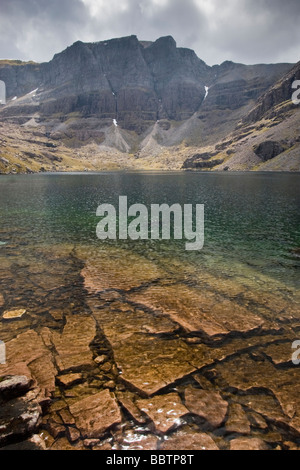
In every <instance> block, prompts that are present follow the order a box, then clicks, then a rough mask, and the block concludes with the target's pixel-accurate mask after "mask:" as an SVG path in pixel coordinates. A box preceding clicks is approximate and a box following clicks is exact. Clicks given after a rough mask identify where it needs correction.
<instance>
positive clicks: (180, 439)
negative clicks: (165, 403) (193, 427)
mask: <svg viewBox="0 0 300 470" xmlns="http://www.w3.org/2000/svg"><path fill="white" fill-rule="evenodd" d="M160 449H161V450H164V451H166V450H179V451H184V450H193V451H199V450H200V451H201V450H208V451H215V450H220V449H219V448H218V446H217V445H216V443H215V441H214V440H213V439H212V438H211V437H210V436H209V435H208V434H205V433H199V432H185V431H178V432H177V433H175V434H172V436H171V437H168V438H167V440H166V441H165V442H164V443H163V444H162V446H161V447H160Z"/></svg>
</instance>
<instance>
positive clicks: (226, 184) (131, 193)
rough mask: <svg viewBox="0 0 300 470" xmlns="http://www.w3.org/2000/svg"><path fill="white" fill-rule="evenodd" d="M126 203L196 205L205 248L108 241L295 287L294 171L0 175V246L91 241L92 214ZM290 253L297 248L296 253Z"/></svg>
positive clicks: (297, 216) (299, 195)
mask: <svg viewBox="0 0 300 470" xmlns="http://www.w3.org/2000/svg"><path fill="white" fill-rule="evenodd" d="M121 195H126V196H127V197H128V204H129V205H131V204H134V203H141V204H145V205H146V206H147V207H150V205H151V204H163V203H165V204H169V205H172V204H174V203H179V204H182V205H183V204H193V205H196V204H204V205H205V245H204V249H203V250H202V251H200V252H186V251H185V241H184V240H183V241H176V242H175V241H151V240H149V241H137V242H136V241H135V242H133V241H130V240H128V241H116V242H114V241H111V242H109V243H108V242H105V243H108V244H117V245H118V246H120V247H124V248H129V249H130V250H133V251H137V252H139V253H141V254H143V256H145V257H148V258H151V259H153V258H155V259H158V260H159V259H161V261H162V262H163V259H164V258H172V259H174V258H176V259H177V260H178V261H179V262H182V264H183V269H184V265H186V264H192V265H193V266H196V267H198V268H199V270H203V267H205V268H207V269H209V270H211V271H213V272H216V273H219V274H220V273H223V274H224V276H239V275H242V276H246V277H247V276H249V278H253V276H254V277H255V276H256V277H257V279H258V280H259V278H260V277H261V276H264V277H265V278H269V280H270V282H271V281H274V282H275V281H276V282H279V283H282V284H283V285H286V287H287V288H290V289H297V287H298V282H299V261H300V258H299V256H300V255H299V247H300V210H299V208H300V185H299V175H298V174H257V173H256V174H249V173H248V174H247V173H245V174H243V173H236V174H231V173H229V174H207V173H172V174H164V173H135V174H127V173H102V174H89V175H86V174H84V175H83V174H73V175H72V174H68V175H57V174H56V175H34V176H2V177H1V180H0V231H1V232H0V241H1V242H2V243H6V245H2V244H1V249H3V246H9V245H13V246H17V247H18V249H22V246H23V247H24V246H26V245H33V246H38V245H45V244H46V245H57V244H66V243H71V244H72V243H75V244H84V245H87V244H91V245H93V246H100V245H101V247H103V244H104V242H101V241H99V240H98V239H97V237H96V226H97V222H98V221H99V219H98V218H97V217H96V209H97V207H98V206H99V205H100V204H104V203H109V204H113V205H114V206H115V207H118V199H119V196H121ZM297 250H298V251H297Z"/></svg>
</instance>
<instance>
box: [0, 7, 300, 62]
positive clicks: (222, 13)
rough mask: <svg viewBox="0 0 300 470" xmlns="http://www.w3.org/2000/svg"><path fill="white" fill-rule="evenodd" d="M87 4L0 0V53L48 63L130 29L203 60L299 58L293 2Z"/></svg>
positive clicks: (299, 36)
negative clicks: (78, 45) (78, 44)
mask: <svg viewBox="0 0 300 470" xmlns="http://www.w3.org/2000/svg"><path fill="white" fill-rule="evenodd" d="M89 1H90V2H91V0H51V1H49V0H26V1H24V0H0V10H1V16H0V57H1V58H20V59H23V60H24V59H25V60H29V59H32V60H36V61H44V60H50V59H51V58H52V56H53V55H54V54H55V53H56V52H59V51H61V50H62V49H64V48H65V47H67V46H69V45H70V44H72V43H73V42H75V41H77V40H81V41H101V40H105V39H110V38H113V37H120V36H127V35H131V34H136V35H137V36H138V37H139V38H140V39H143V40H155V39H157V38H158V37H160V36H166V35H172V36H173V37H174V39H175V40H176V41H177V44H178V46H181V47H190V48H193V49H194V50H195V51H196V53H197V54H198V56H199V57H201V58H202V59H203V60H205V61H206V62H207V63H208V64H210V65H212V64H215V63H221V62H223V61H224V60H233V61H236V62H244V63H258V62H279V61H280V62H296V61H298V60H299V53H298V50H299V44H300V28H299V24H298V18H299V17H300V15H299V13H300V2H299V0H285V1H284V2H282V0H209V1H208V0H160V1H157V0H119V1H118V2H117V1H115V0H110V2H107V3H106V4H103V7H102V8H98V10H97V14H93V11H92V10H91V9H90V8H89V7H88V2H89ZM94 2H97V0H94ZM101 2H102V0H98V3H96V6H98V7H99V5H102V3H101ZM208 4H210V8H209V9H208V8H207V5H208Z"/></svg>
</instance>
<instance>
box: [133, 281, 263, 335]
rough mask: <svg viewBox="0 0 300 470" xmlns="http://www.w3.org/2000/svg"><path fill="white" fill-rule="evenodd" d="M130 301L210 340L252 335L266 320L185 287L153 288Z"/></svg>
mask: <svg viewBox="0 0 300 470" xmlns="http://www.w3.org/2000/svg"><path fill="white" fill-rule="evenodd" d="M130 300H131V301H134V302H138V303H142V304H143V305H145V306H147V307H148V308H151V309H153V310H155V311H159V312H161V313H162V314H165V315H168V316H170V318H171V319H172V320H173V321H174V322H176V323H177V324H178V325H180V326H181V327H182V328H184V329H185V330H187V331H188V332H190V333H191V332H203V333H204V334H206V335H207V336H209V337H214V336H223V335H228V334H232V333H249V332H252V331H253V330H256V329H259V328H262V327H263V325H264V323H265V321H264V320H263V319H262V318H260V317H259V316H258V315H254V314H253V313H252V312H251V311H249V310H247V309H246V308H244V307H241V306H240V305H238V304H237V303H235V302H233V301H230V300H226V299H223V300H220V299H218V298H217V297H216V296H215V295H214V294H212V293H210V292H204V291H201V290H200V289H195V288H190V287H187V286H184V285H182V284H178V285H174V286H163V287H162V286H159V285H157V286H156V285H154V286H151V287H149V288H148V289H147V290H145V291H143V292H140V293H134V294H132V295H131V296H130Z"/></svg>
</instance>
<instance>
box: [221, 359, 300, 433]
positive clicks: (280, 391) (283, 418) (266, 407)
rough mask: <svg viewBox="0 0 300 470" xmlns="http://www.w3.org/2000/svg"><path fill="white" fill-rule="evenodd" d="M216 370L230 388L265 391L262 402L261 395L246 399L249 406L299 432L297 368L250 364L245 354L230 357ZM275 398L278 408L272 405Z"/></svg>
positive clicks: (261, 362) (299, 372) (264, 363)
mask: <svg viewBox="0 0 300 470" xmlns="http://www.w3.org/2000/svg"><path fill="white" fill-rule="evenodd" d="M215 369H216V371H217V373H218V374H219V375H220V376H221V377H222V378H223V381H224V380H225V381H226V383H227V384H228V386H230V387H231V388H235V389H237V390H240V391H243V392H247V391H248V392H249V393H252V394H253V393H254V392H255V391H257V390H258V391H261V393H262V391H264V393H265V397H264V399H263V396H254V399H253V400H252V399H251V400H249V407H252V409H253V410H254V411H257V412H261V414H263V415H264V416H265V417H267V418H269V419H270V420H272V421H275V422H277V423H283V424H287V425H289V426H290V427H291V428H292V429H294V430H295V431H296V432H297V433H300V403H299V390H298V387H297V385H298V384H299V383H300V368H299V367H297V366H294V367H291V368H289V369H277V368H276V367H275V366H274V365H273V364H272V363H271V362H269V361H268V360H265V361H262V360H261V361H253V360H252V359H251V358H250V357H249V356H248V355H242V356H240V357H238V358H232V360H229V361H228V362H226V364H222V365H217V366H216V367H215ZM232 371H234V374H233V373H232ZM223 384H224V382H223ZM266 395H269V396H266ZM274 399H275V402H276V401H277V407H276V406H274V404H273V405H271V402H272V401H274ZM262 400H263V401H262ZM275 405H276V403H275Z"/></svg>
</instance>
